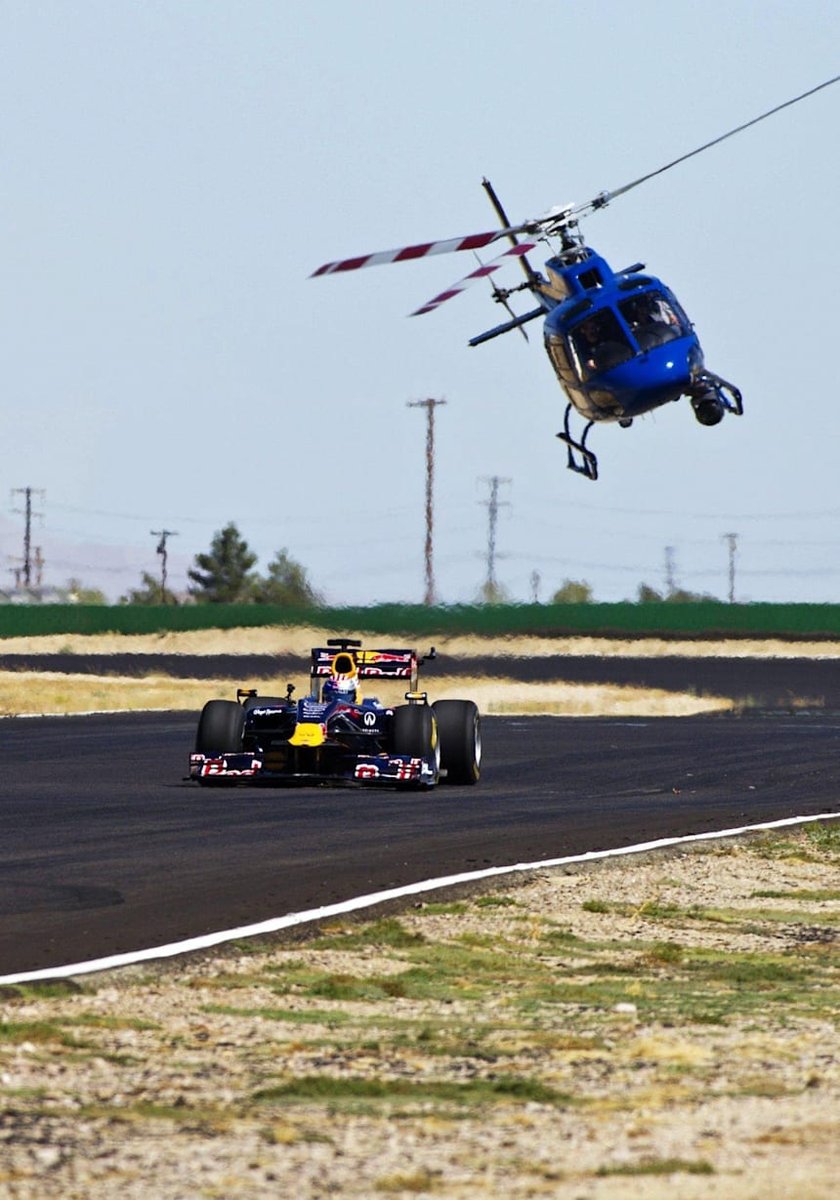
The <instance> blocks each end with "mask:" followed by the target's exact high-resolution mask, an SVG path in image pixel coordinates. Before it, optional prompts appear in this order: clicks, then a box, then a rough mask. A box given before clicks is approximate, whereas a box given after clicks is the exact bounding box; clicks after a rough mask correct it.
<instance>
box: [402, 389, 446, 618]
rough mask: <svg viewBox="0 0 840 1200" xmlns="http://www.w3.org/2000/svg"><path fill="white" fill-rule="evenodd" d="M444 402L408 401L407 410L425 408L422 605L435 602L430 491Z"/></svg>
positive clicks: (432, 517) (432, 516)
mask: <svg viewBox="0 0 840 1200" xmlns="http://www.w3.org/2000/svg"><path fill="white" fill-rule="evenodd" d="M439 404H446V401H445V400H431V399H429V400H409V401H408V407H409V408H425V410H426V549H425V559H426V596H425V599H424V601H423V603H424V604H429V605H431V604H434V602H435V570H434V561H433V547H432V535H433V528H434V514H433V508H432V489H433V487H434V480H435V409H436V408H437V407H438V405H439Z"/></svg>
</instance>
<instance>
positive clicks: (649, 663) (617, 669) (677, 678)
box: [0, 654, 840, 709]
mask: <svg viewBox="0 0 840 1200" xmlns="http://www.w3.org/2000/svg"><path fill="white" fill-rule="evenodd" d="M0 671H65V672H67V673H70V674H91V675H127V676H137V677H140V676H143V675H149V674H159V675H170V676H172V677H173V678H175V679H229V680H230V681H231V684H232V689H231V695H232V694H233V690H235V688H236V686H237V684H242V685H243V686H253V685H254V684H256V683H258V682H259V681H260V680H264V679H274V678H276V677H277V676H278V675H280V676H283V675H285V676H287V677H288V679H289V680H291V681H292V682H294V683H297V684H298V686H300V683H301V679H305V678H306V677H307V676H308V674H309V659H308V657H302V656H294V655H289V654H214V655H206V654H205V655H199V654H0ZM451 674H456V675H461V676H465V677H471V676H472V677H476V676H487V677H490V678H502V677H504V678H507V679H516V680H520V681H523V682H534V681H537V680H540V681H545V680H563V681H564V682H566V683H615V684H627V685H630V686H632V687H649V688H664V689H665V690H666V691H675V692H693V693H695V694H696V695H701V696H702V695H708V696H730V697H731V698H732V699H734V700H736V701H737V702H739V703H746V704H749V705H750V706H751V707H756V706H758V707H765V708H778V707H780V706H781V707H787V706H789V705H790V704H791V703H792V702H793V701H796V700H798V701H801V700H803V699H805V700H808V701H810V702H811V703H812V704H817V705H820V706H823V707H826V708H836V709H840V661H838V660H837V659H832V658H825V659H819V658H771V657H768V658H728V657H723V656H721V657H714V658H711V657H710V658H695V657H691V656H687V655H662V656H655V657H652V658H633V657H624V656H610V655H594V654H593V655H569V654H556V655H533V656H527V655H522V656H519V655H513V654H511V655H497V656H490V655H484V656H474V657H470V656H465V655H458V656H457V657H450V656H448V655H445V654H441V655H440V656H439V657H438V658H436V659H435V660H433V661H430V662H428V663H427V664H426V665H425V666H424V668H423V680H424V681H425V683H427V684H428V685H429V687H430V689H431V690H433V689H434V680H435V676H437V675H451Z"/></svg>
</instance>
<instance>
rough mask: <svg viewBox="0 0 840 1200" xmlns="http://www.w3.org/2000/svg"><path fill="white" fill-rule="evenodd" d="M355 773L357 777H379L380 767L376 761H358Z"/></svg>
mask: <svg viewBox="0 0 840 1200" xmlns="http://www.w3.org/2000/svg"><path fill="white" fill-rule="evenodd" d="M353 775H354V776H355V778H356V779H378V778H379V767H377V765H376V763H356V769H355V770H354V772H353Z"/></svg>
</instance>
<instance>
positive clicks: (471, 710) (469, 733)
mask: <svg viewBox="0 0 840 1200" xmlns="http://www.w3.org/2000/svg"><path fill="white" fill-rule="evenodd" d="M432 708H433V709H434V713H435V720H436V722H437V727H438V735H439V737H440V765H441V769H442V770H443V771H445V773H446V774H445V779H446V782H447V783H455V784H459V785H464V784H473V783H478V780H479V778H480V776H481V717H480V716H479V713H478V707H477V706H476V705H475V704H474V703H473V701H472V700H436V701H435V703H434V704H433V705H432Z"/></svg>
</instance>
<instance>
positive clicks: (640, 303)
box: [619, 292, 684, 351]
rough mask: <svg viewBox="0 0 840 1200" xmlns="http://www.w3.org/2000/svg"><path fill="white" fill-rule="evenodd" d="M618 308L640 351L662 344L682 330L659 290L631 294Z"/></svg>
mask: <svg viewBox="0 0 840 1200" xmlns="http://www.w3.org/2000/svg"><path fill="white" fill-rule="evenodd" d="M619 308H620V309H621V315H622V316H623V317H624V319H625V321H626V322H627V324H628V325H629V326H630V329H631V331H632V334H633V336H634V338H635V339H636V341H637V342H638V343H639V349H640V350H642V351H644V350H651V349H652V348H653V347H654V346H662V345H664V344H665V342H670V341H673V339H674V338H677V337H680V336H681V335H682V333H683V332H684V331H683V328H682V324H681V322H680V319H679V317H678V316H677V314H676V313H675V312H674V309H673V308H672V307H671V305H670V304H669V303H668V301H667V300H666V299H665V297H664V296H663V295H661V294H660V293H659V292H645V293H643V294H642V295H641V296H633V297H632V299H630V300H625V301H624V302H623V303H622V304H619Z"/></svg>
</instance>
